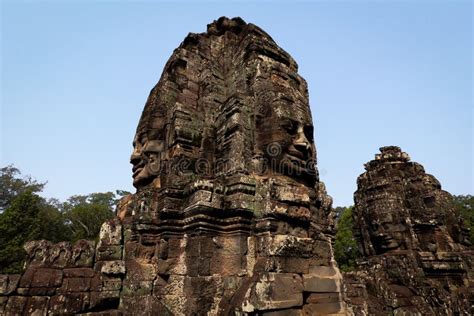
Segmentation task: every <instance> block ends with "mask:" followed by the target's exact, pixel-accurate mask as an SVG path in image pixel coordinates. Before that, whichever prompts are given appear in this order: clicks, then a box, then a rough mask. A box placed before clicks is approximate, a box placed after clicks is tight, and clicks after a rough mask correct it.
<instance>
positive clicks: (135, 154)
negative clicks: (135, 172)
mask: <svg viewBox="0 0 474 316" xmlns="http://www.w3.org/2000/svg"><path fill="white" fill-rule="evenodd" d="M140 160H141V157H140V154H139V153H138V152H137V151H136V150H134V151H133V153H132V155H131V156H130V163H131V164H132V165H136V164H137V163H139V162H140Z"/></svg>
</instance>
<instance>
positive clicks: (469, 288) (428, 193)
mask: <svg viewBox="0 0 474 316" xmlns="http://www.w3.org/2000/svg"><path fill="white" fill-rule="evenodd" d="M380 151H381V153H380V154H377V155H376V156H375V160H372V161H370V162H369V163H367V164H366V165H365V169H366V172H365V173H364V174H362V175H361V176H359V178H358V179H357V187H358V189H357V192H356V193H355V207H354V210H353V219H354V225H355V229H354V232H355V235H356V238H357V239H358V243H359V246H360V251H361V253H362V254H363V256H364V259H363V261H362V262H360V263H359V267H358V270H357V271H355V272H350V273H345V275H344V281H345V285H346V289H347V293H346V295H347V297H348V301H349V302H350V304H351V305H352V306H353V309H354V312H355V314H361V315H362V314H365V315H388V314H390V315H391V314H396V315H472V314H473V312H474V288H473V285H474V282H473V281H474V279H473V277H474V274H473V265H474V256H473V254H474V252H473V249H472V246H471V245H470V244H469V241H468V238H467V232H466V230H465V229H464V228H463V225H462V223H461V222H460V220H459V217H458V216H457V215H456V212H455V210H454V208H453V203H452V196H451V195H450V194H449V193H448V192H446V191H443V190H441V185H440V183H439V182H438V180H436V178H435V177H433V176H432V175H430V174H427V173H425V170H424V169H423V166H421V165H420V164H418V163H416V162H411V161H410V158H409V157H408V155H407V154H406V153H404V152H402V151H401V149H400V148H398V147H395V146H389V147H382V148H381V149H380Z"/></svg>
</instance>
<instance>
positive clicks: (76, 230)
mask: <svg viewBox="0 0 474 316" xmlns="http://www.w3.org/2000/svg"><path fill="white" fill-rule="evenodd" d="M44 185H45V183H39V182H37V181H36V180H34V179H32V178H31V177H23V176H22V175H21V172H20V171H19V170H18V169H17V168H15V167H13V166H6V167H3V168H1V169H0V273H19V272H21V270H22V266H23V261H24V258H25V252H24V249H23V245H24V244H25V242H27V241H29V240H39V239H46V240H49V241H51V242H59V241H76V240H79V239H97V238H98V236H99V231H100V227H101V225H102V223H103V222H104V221H105V220H107V219H109V218H111V217H113V216H114V207H115V205H116V203H117V202H118V200H119V199H120V198H121V197H122V196H123V195H126V194H129V193H128V192H126V191H116V193H113V192H105V193H91V194H88V195H74V196H72V197H70V198H69V199H68V200H67V201H66V202H64V203H62V202H60V201H59V200H57V199H49V200H46V199H44V198H43V197H41V196H39V195H38V193H40V192H41V191H42V190H43V188H44Z"/></svg>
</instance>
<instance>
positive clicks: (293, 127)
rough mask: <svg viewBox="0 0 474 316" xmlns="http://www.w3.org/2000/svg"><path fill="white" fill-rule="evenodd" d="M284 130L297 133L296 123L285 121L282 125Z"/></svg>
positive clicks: (291, 133) (293, 133)
mask: <svg viewBox="0 0 474 316" xmlns="http://www.w3.org/2000/svg"><path fill="white" fill-rule="evenodd" d="M281 126H282V127H283V129H284V130H286V131H287V132H288V134H290V135H295V134H296V128H297V126H296V124H295V123H294V122H292V121H290V120H287V121H284V122H283V124H282V125H281Z"/></svg>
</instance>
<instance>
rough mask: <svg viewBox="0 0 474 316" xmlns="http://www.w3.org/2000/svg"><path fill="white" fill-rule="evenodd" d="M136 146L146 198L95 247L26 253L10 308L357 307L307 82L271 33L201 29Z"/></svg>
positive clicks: (176, 59) (224, 26) (224, 23)
mask: <svg viewBox="0 0 474 316" xmlns="http://www.w3.org/2000/svg"><path fill="white" fill-rule="evenodd" d="M133 146H134V149H133V152H132V154H131V157H130V162H131V164H132V166H133V167H132V173H133V184H134V186H135V187H136V188H137V193H136V194H133V195H131V196H129V197H127V198H125V199H123V200H122V201H121V203H120V205H119V207H118V217H117V218H116V219H114V220H112V221H109V222H106V223H105V224H104V225H103V227H102V231H101V236H100V240H99V242H98V244H97V245H96V246H95V247H94V246H93V245H92V246H91V244H87V245H82V246H81V245H70V244H64V245H63V244H56V245H51V244H48V243H46V244H43V243H45V242H44V241H40V242H32V243H31V244H29V245H28V246H27V248H28V254H29V264H28V268H27V271H26V273H25V274H24V275H22V276H7V277H6V278H5V279H2V282H3V283H1V284H0V289H2V292H0V295H3V296H0V299H1V300H0V306H1V308H0V311H2V312H3V313H5V314H12V313H13V314H14V313H22V312H23V313H26V312H28V313H30V312H37V313H39V314H44V313H50V314H54V313H63V314H68V313H69V314H73V313H93V314H94V313H97V314H100V313H108V314H110V313H112V314H113V313H115V314H124V315H137V314H143V315H316V314H321V315H323V314H334V315H343V314H346V313H347V312H348V310H347V308H346V304H345V303H344V300H343V295H342V280H341V278H342V276H341V273H340V272H339V270H338V268H337V266H336V264H335V261H334V258H333V254H332V248H331V239H332V237H333V233H334V227H333V226H334V225H333V220H332V213H331V203H332V202H331V198H330V197H329V196H328V195H327V194H326V191H325V187H324V184H323V183H322V182H321V181H320V180H319V176H318V172H317V169H316V149H315V146H314V140H313V124H312V119H311V113H310V107H309V100H308V89H307V84H306V82H305V80H304V79H303V78H302V77H301V76H300V75H299V74H298V72H297V64H296V62H295V61H294V60H293V59H292V58H291V56H290V55H289V54H288V53H286V52H285V51H284V50H282V49H281V48H280V47H278V45H277V44H276V43H275V42H274V41H273V39H272V38H271V37H270V36H269V35H268V34H266V33H265V32H264V31H263V30H261V29H260V28H259V27H257V26H255V25H253V24H247V23H245V22H244V21H243V20H242V19H240V18H234V19H228V18H220V19H219V20H217V21H214V22H213V23H211V24H210V25H208V28H207V32H205V33H200V34H193V33H190V34H189V35H188V36H187V37H186V38H185V39H184V41H183V42H182V43H181V45H180V46H179V47H178V48H177V49H176V50H175V51H174V52H173V54H172V56H171V57H170V59H169V60H168V62H167V64H166V65H165V67H164V70H163V73H162V76H161V78H160V80H159V82H158V84H157V85H156V86H155V87H154V88H153V89H152V90H151V93H150V95H149V97H148V99H147V101H146V104H145V108H144V110H143V113H142V116H141V118H140V121H139V124H138V127H137V131H136V135H135V137H134V141H133ZM86 246H87V247H89V246H90V247H93V249H94V251H90V249H89V248H87V247H86ZM74 249H79V250H77V251H75V250H74ZM82 249H83V250H82ZM78 251H79V252H78ZM80 251H82V252H80ZM53 253H54V254H55V255H54V256H53V257H54V258H55V259H51V258H52V257H51V256H52V255H51V254H53ZM74 253H76V255H74ZM74 258H75V259H74ZM2 284H3V285H2ZM2 286H3V287H2ZM3 288H5V290H3Z"/></svg>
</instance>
